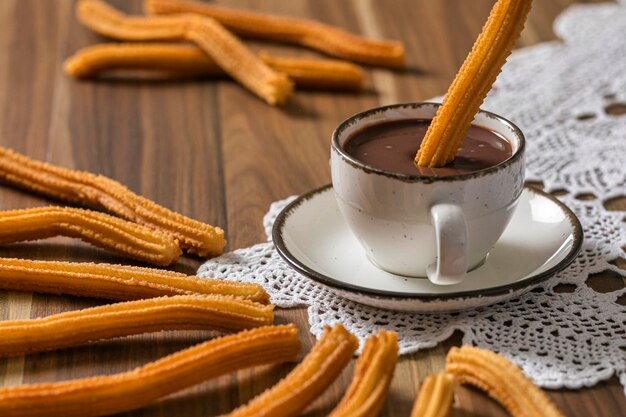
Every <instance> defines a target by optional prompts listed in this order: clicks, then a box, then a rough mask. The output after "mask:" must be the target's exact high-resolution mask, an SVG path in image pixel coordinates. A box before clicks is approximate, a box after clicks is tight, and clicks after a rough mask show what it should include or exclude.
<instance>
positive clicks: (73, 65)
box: [63, 42, 363, 90]
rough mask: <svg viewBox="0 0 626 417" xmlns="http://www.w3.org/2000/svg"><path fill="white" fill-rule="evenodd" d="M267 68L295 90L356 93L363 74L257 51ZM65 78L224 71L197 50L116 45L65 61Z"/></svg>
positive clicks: (334, 63)
mask: <svg viewBox="0 0 626 417" xmlns="http://www.w3.org/2000/svg"><path fill="white" fill-rule="evenodd" d="M259 58H261V60H262V61H263V62H265V63H266V64H267V65H269V66H270V68H272V69H274V70H276V71H278V72H284V73H285V74H287V75H288V76H289V78H291V79H292V80H293V82H294V83H295V84H296V86H297V87H298V88H316V89H334V90H356V89H359V88H361V87H362V86H363V71H361V69H360V68H359V67H358V66H356V65H353V64H351V63H349V62H346V61H339V60H333V59H305V58H287V57H277V56H273V55H270V54H268V53H264V52H261V53H260V54H259ZM63 68H64V69H65V72H66V73H67V74H68V75H71V76H73V77H78V78H86V77H94V76H97V75H99V74H100V73H102V72H106V71H109V70H149V71H160V72H163V73H166V74H167V75H168V76H171V77H177V76H178V77H190V76H205V77H218V76H223V75H225V73H224V71H223V70H222V69H221V68H220V67H219V66H218V65H217V64H216V63H215V61H213V60H212V59H211V58H210V57H209V56H208V55H207V54H205V53H204V52H203V51H202V50H201V49H200V48H198V47H195V46H193V45H177V44H170V43H134V42H132V43H120V44H101V45H94V46H88V47H86V48H83V49H80V50H78V51H77V52H76V53H75V54H74V55H73V56H71V57H69V58H68V59H66V60H65V63H64V64H63Z"/></svg>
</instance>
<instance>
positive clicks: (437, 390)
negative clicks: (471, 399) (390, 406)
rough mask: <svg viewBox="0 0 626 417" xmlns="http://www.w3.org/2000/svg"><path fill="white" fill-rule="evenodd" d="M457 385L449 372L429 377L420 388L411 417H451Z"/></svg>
mask: <svg viewBox="0 0 626 417" xmlns="http://www.w3.org/2000/svg"><path fill="white" fill-rule="evenodd" d="M455 385H456V383H455V380H454V376H453V375H452V374H449V373H447V372H440V373H438V374H437V375H434V374H431V375H429V376H428V377H427V378H426V379H425V380H424V382H423V383H422V386H421V387H420V390H419V393H418V394H417V398H416V400H415V404H414V406H413V411H411V417H447V416H449V415H450V410H451V409H452V400H453V399H454V386H455Z"/></svg>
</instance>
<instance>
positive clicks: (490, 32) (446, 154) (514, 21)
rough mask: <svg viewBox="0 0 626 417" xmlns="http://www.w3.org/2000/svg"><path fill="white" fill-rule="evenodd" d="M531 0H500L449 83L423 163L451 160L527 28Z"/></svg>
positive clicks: (419, 156)
mask: <svg viewBox="0 0 626 417" xmlns="http://www.w3.org/2000/svg"><path fill="white" fill-rule="evenodd" d="M531 4H532V0H498V1H497V2H496V4H495V5H494V6H493V9H492V10H491V13H490V14H489V18H488V19H487V23H485V26H484V27H483V29H482V32H481V33H480V35H479V36H478V39H476V42H475V43H474V46H473V48H472V51H471V52H470V54H469V55H468V56H467V58H466V59H465V62H464V63H463V65H462V66H461V69H460V70H459V72H458V73H457V75H456V77H455V78H454V81H452V84H451V85H450V88H449V89H448V92H447V93H446V96H445V98H444V100H443V103H442V105H441V107H439V109H438V110H437V114H436V115H435V118H434V119H433V120H432V122H431V124H430V127H429V128H428V131H427V132H426V136H424V139H423V140H422V143H421V145H420V148H419V150H418V152H417V155H416V156H415V163H416V164H417V165H418V166H421V167H431V168H433V167H440V166H444V165H445V164H447V163H449V162H451V161H452V160H453V159H454V157H455V155H456V152H457V150H458V149H459V146H460V145H461V141H462V140H463V137H464V135H465V132H466V131H467V129H468V127H469V126H470V124H471V123H472V120H473V119H474V116H475V115H476V113H477V112H478V109H479V107H480V105H481V104H482V102H483V100H484V99H485V97H486V95H487V93H488V92H489V90H490V89H491V86H492V85H493V83H494V82H495V80H496V77H497V76H498V74H499V73H500V70H501V68H502V66H503V65H504V63H505V61H506V59H507V57H508V56H509V55H510V53H511V50H512V49H513V46H514V45H515V41H516V40H517V39H518V38H519V36H520V34H521V33H522V30H523V29H524V22H525V21H526V16H527V15H528V12H529V11H530V7H531Z"/></svg>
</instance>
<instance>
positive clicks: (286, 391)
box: [227, 324, 358, 417]
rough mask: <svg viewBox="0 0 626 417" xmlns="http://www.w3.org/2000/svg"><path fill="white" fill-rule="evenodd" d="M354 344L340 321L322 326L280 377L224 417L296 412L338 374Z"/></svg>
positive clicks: (268, 416)
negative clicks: (317, 336)
mask: <svg viewBox="0 0 626 417" xmlns="http://www.w3.org/2000/svg"><path fill="white" fill-rule="evenodd" d="M357 347H358V341H357V339H356V338H355V337H354V336H352V335H351V334H350V333H349V332H348V331H347V330H346V329H345V328H344V327H343V326H342V325H341V324H338V325H336V326H335V327H333V328H326V330H325V331H324V334H323V335H322V337H321V338H320V340H319V341H318V342H317V343H316V344H315V346H313V349H311V351H310V352H309V353H308V354H307V355H306V357H305V358H304V359H303V360H302V362H301V363H300V364H299V365H298V366H296V367H295V369H294V370H293V371H291V372H290V373H289V375H287V376H286V377H285V378H284V379H282V380H281V381H280V382H279V383H278V384H276V385H275V386H273V387H272V388H270V389H268V390H267V391H265V392H264V393H263V394H261V395H259V396H258V397H256V398H253V399H252V400H251V401H250V402H249V403H248V404H246V405H243V406H241V407H239V408H237V409H236V410H234V411H233V412H231V413H229V414H228V415H227V416H228V417H249V416H255V417H256V416H265V417H288V416H298V415H300V413H301V412H302V411H304V409H305V408H306V407H307V405H309V404H310V403H311V402H313V400H315V399H316V398H317V397H318V396H319V395H320V394H322V392H324V391H325V390H326V388H328V386H329V385H330V384H331V383H332V382H333V381H334V380H335V379H336V378H337V376H339V374H340V373H341V371H342V370H343V368H345V366H346V365H347V364H348V362H350V359H351V358H352V355H353V354H354V352H355V351H356V349H357Z"/></svg>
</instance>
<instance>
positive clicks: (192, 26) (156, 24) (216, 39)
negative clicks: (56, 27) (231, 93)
mask: <svg viewBox="0 0 626 417" xmlns="http://www.w3.org/2000/svg"><path fill="white" fill-rule="evenodd" d="M76 14H77V16H78V20H80V22H81V23H83V24H84V25H85V26H87V27H88V28H90V29H92V30H93V31H95V32H97V33H99V34H101V35H104V36H108V37H111V38H114V39H118V40H122V41H162V40H168V41H172V40H186V41H190V42H193V43H195V44H196V45H198V46H199V47H200V48H201V49H202V50H203V51H204V52H205V53H206V54H207V55H208V56H210V57H211V59H213V61H214V62H215V63H216V64H217V65H218V66H219V67H220V68H221V69H222V70H224V72H226V73H227V74H229V75H230V76H231V77H233V78H234V79H236V80H237V81H239V82H240V83H241V84H243V85H244V86H246V87H247V88H248V89H249V90H250V91H252V92H253V93H255V94H256V95H257V96H259V97H261V98H262V99H263V100H265V101H266V102H267V103H269V104H272V105H275V104H282V103H284V102H285V101H286V100H287V98H288V97H289V96H290V95H291V93H292V92H293V83H292V82H291V80H290V79H289V77H288V76H287V75H286V74H284V73H282V72H277V71H274V70H273V69H271V68H270V67H269V66H267V65H266V64H265V63H264V62H263V61H261V60H260V59H259V58H257V57H256V55H254V54H253V53H252V52H251V51H250V50H248V48H246V46H245V45H243V44H242V43H241V41H239V39H237V38H236V37H235V36H234V35H232V34H231V33H230V32H229V31H228V30H226V29H224V27H223V26H222V25H221V24H220V23H218V22H217V21H216V20H215V19H212V18H210V17H206V16H198V15H193V14H187V15H180V16H157V17H131V16H126V15H125V14H123V13H121V12H119V11H118V10H116V9H114V8H112V7H111V6H109V5H107V4H105V3H103V2H101V1H99V0H80V1H79V2H78V4H77V6H76Z"/></svg>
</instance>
